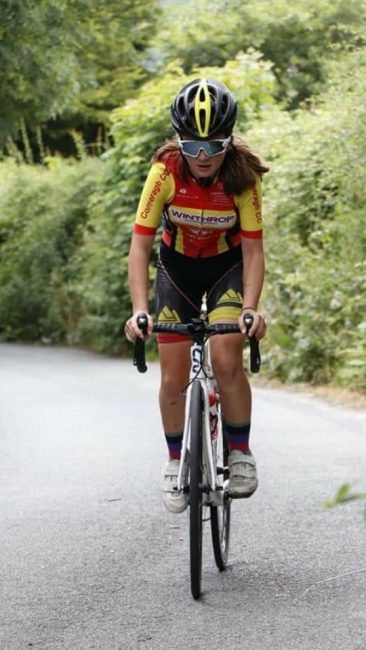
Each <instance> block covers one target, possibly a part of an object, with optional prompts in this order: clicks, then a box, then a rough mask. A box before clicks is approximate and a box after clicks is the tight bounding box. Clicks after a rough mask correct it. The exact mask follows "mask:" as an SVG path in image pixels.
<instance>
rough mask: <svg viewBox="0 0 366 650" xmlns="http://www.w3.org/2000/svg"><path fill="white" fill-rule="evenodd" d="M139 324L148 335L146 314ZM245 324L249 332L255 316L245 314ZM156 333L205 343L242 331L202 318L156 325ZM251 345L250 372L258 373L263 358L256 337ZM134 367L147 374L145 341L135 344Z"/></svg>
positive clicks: (137, 340)
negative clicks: (211, 323)
mask: <svg viewBox="0 0 366 650" xmlns="http://www.w3.org/2000/svg"><path fill="white" fill-rule="evenodd" d="M137 324H138V326H139V328H140V330H141V331H142V333H143V334H144V335H146V334H147V316H146V314H143V313H141V314H139V315H138V316H137ZM244 324H245V327H246V330H247V332H249V330H250V328H251V326H252V324H253V316H251V314H245V316H244ZM153 332H154V333H163V332H164V333H167V332H169V333H174V334H183V335H186V336H190V337H191V338H192V339H193V340H197V341H199V342H203V341H204V340H205V339H207V338H209V337H210V336H212V335H213V334H240V333H241V330H240V327H239V325H236V324H234V323H217V324H216V325H209V324H207V323H206V322H205V321H204V320H202V319H201V318H197V319H192V320H191V322H190V323H156V324H154V326H153ZM249 344H250V370H251V372H253V373H257V372H259V370H260V366H261V357H260V352H259V343H258V341H257V339H256V338H255V336H250V337H249ZM133 365H134V366H136V367H137V370H138V371H139V372H146V370H147V365H146V359H145V340H144V339H140V338H138V339H136V341H135V344H134V353H133Z"/></svg>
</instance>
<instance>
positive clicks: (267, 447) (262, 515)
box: [0, 344, 366, 650]
mask: <svg viewBox="0 0 366 650" xmlns="http://www.w3.org/2000/svg"><path fill="white" fill-rule="evenodd" d="M158 374H159V371H158V367H157V365H156V364H150V368H149V371H148V373H147V374H146V375H143V376H141V375H138V373H137V372H136V370H135V369H133V368H132V366H131V364H130V362H129V361H126V360H120V359H111V358H106V357H103V356H98V355H95V354H90V353H88V352H84V351H72V350H68V349H59V348H58V349H54V348H51V349H49V348H42V347H31V346H22V345H11V344H1V345H0V518H1V521H0V531H1V538H0V596H1V601H0V649H1V650H26V649H29V648H33V649H34V650H46V649H47V650H48V649H50V650H58V649H70V650H84V649H85V650H92V649H93V650H94V649H98V650H99V649H101V650H119V649H123V650H125V649H127V650H130V649H132V650H134V649H139V650H140V649H144V650H145V649H146V650H150V649H151V650H168V649H169V650H178V649H179V650H186V649H187V650H188V649H189V650H191V649H197V650H198V649H200V650H206V649H210V650H216V649H220V650H222V649H223V650H226V649H234V650H236V649H238V650H239V649H242V648H250V649H251V650H266V649H267V648H268V649H271V650H294V649H297V648H299V649H301V650H328V649H329V650H364V648H366V589H365V587H366V553H365V547H366V527H365V525H364V522H363V518H362V510H363V505H362V504H361V503H360V502H354V503H353V504H351V505H349V506H345V507H340V508H336V509H333V510H325V509H324V508H323V503H324V500H325V499H327V498H329V497H331V496H333V495H334V493H335V491H336V489H337V488H338V487H339V485H340V484H341V483H342V482H345V481H351V482H352V483H353V485H354V487H355V489H364V490H365V488H366V472H365V467H366V415H365V412H364V411H352V410H349V409H342V408H341V407H338V406H334V405H328V404H327V403H325V402H322V401H320V400H318V399H316V398H313V397H309V396H303V395H297V394H293V393H288V392H285V391H280V390H269V389H261V388H255V389H254V418H253V435H252V446H253V450H254V452H255V455H256V457H257V461H258V466H259V475H260V488H259V489H258V491H257V493H256V494H255V495H254V496H253V497H252V498H251V499H249V500H247V501H240V502H236V503H234V505H233V518H232V539H231V556H230V566H229V568H228V570H227V571H226V572H223V573H218V571H217V570H216V568H215V565H214V561H213V556H212V550H211V547H210V538H209V529H208V528H207V530H205V547H204V568H203V588H204V595H203V598H202V600H201V601H199V602H195V601H193V600H192V598H191V596H190V586H189V570H188V521H187V515H186V513H183V514H182V515H178V516H177V515H172V514H169V513H167V512H166V511H165V510H164V508H163V506H162V504H161V502H160V471H161V467H162V464H163V462H164V458H165V446H164V442H163V439H162V435H161V431H160V420H159V414H158V410H157V400H156V393H157V384H158Z"/></svg>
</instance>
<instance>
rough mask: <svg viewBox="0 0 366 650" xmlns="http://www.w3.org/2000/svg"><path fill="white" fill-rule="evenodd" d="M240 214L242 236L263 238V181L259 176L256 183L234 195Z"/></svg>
mask: <svg viewBox="0 0 366 650" xmlns="http://www.w3.org/2000/svg"><path fill="white" fill-rule="evenodd" d="M234 200H235V204H236V206H237V208H238V210H239V215H240V233H241V236H242V237H249V238H250V239H261V238H262V237H263V227H262V183H261V179H260V177H259V176H258V177H257V180H256V183H255V185H253V187H250V188H249V189H248V190H245V192H243V193H242V194H240V195H239V196H236V197H234Z"/></svg>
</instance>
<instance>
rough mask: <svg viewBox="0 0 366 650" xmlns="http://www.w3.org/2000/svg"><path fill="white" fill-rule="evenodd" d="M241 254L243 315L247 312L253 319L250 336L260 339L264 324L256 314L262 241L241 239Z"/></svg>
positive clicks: (262, 253) (263, 271)
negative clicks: (242, 263) (242, 261)
mask: <svg viewBox="0 0 366 650" xmlns="http://www.w3.org/2000/svg"><path fill="white" fill-rule="evenodd" d="M241 241H242V252H243V260H244V272H243V289H244V305H243V307H245V309H243V311H244V313H246V312H249V313H251V314H252V316H253V318H254V323H253V326H252V328H251V330H250V335H251V336H252V335H253V334H255V335H256V337H257V338H262V337H263V336H264V334H265V329H266V326H265V322H264V318H263V316H262V314H260V313H258V312H257V308H258V303H259V299H260V296H261V293H262V288H263V282H264V273H265V262H264V251H263V240H262V239H250V238H246V237H242V240H241Z"/></svg>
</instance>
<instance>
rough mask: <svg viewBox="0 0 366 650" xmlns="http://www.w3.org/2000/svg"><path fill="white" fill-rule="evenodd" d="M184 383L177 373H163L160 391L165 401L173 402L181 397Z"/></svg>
mask: <svg viewBox="0 0 366 650" xmlns="http://www.w3.org/2000/svg"><path fill="white" fill-rule="evenodd" d="M185 383H186V382H184V379H183V378H182V377H180V376H179V374H178V373H171V372H164V373H163V374H162V376H161V384H160V390H161V392H162V393H163V395H164V396H165V398H166V399H167V400H169V401H170V402H175V401H176V400H177V399H179V397H181V394H182V390H183V388H184V386H185Z"/></svg>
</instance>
